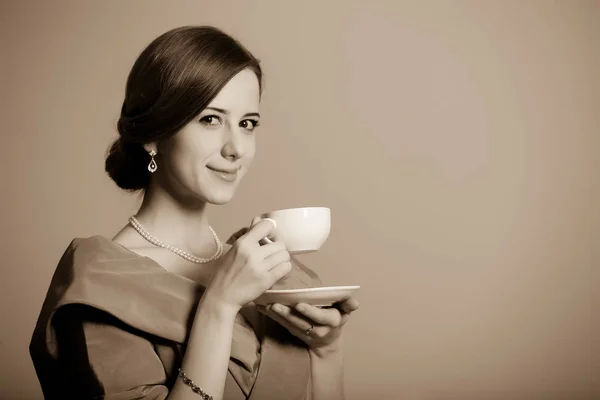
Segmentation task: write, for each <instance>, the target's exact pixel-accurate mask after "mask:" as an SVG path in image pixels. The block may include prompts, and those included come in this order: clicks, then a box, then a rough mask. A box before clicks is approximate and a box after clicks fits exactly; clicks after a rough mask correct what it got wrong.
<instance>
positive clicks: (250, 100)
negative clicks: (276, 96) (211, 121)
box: [209, 69, 260, 112]
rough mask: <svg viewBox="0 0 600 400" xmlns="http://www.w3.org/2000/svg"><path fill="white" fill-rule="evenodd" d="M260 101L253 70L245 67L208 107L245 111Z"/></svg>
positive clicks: (256, 105)
mask: <svg viewBox="0 0 600 400" xmlns="http://www.w3.org/2000/svg"><path fill="white" fill-rule="evenodd" d="M259 102H260V88H259V85H258V78H257V77H256V74H255V73H254V71H252V70H250V69H245V70H243V71H240V72H239V73H238V74H237V75H235V76H234V77H233V78H231V80H230V81H229V82H227V84H226V85H225V86H224V87H223V88H222V89H221V91H220V92H219V93H218V94H217V96H216V97H215V98H214V99H213V101H211V102H210V104H209V106H210V107H218V108H224V109H226V110H230V111H236V110H239V111H240V112H247V111H249V110H248V109H251V108H253V109H256V108H257V107H258V104H259Z"/></svg>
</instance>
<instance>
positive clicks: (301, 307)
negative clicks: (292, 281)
mask: <svg viewBox="0 0 600 400" xmlns="http://www.w3.org/2000/svg"><path fill="white" fill-rule="evenodd" d="M296 310H298V311H306V307H305V306H303V305H302V304H299V305H297V306H296Z"/></svg>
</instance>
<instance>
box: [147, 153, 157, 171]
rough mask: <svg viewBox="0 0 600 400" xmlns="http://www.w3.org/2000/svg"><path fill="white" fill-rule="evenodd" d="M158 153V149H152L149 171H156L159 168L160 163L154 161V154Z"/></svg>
mask: <svg viewBox="0 0 600 400" xmlns="http://www.w3.org/2000/svg"><path fill="white" fill-rule="evenodd" d="M155 155H156V151H155V150H151V151H150V157H151V160H150V164H148V171H150V172H152V173H154V172H156V169H157V168H158V165H156V161H154V156H155Z"/></svg>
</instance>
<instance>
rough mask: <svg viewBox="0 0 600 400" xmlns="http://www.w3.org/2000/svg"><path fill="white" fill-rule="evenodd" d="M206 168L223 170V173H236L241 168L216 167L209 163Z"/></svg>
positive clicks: (217, 170)
mask: <svg viewBox="0 0 600 400" xmlns="http://www.w3.org/2000/svg"><path fill="white" fill-rule="evenodd" d="M206 168H208V169H210V170H212V171H215V172H221V173H223V174H235V173H236V172H238V170H239V168H235V169H226V168H214V167H211V166H210V165H207V166H206Z"/></svg>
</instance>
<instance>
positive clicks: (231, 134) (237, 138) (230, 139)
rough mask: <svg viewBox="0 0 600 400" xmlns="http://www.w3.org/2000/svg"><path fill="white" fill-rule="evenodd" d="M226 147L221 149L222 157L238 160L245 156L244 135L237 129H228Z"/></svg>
mask: <svg viewBox="0 0 600 400" xmlns="http://www.w3.org/2000/svg"><path fill="white" fill-rule="evenodd" d="M226 131H227V132H226V134H225V135H226V141H225V145H224V146H223V148H222V149H221V155H222V156H223V157H224V158H227V159H230V160H237V159H239V158H242V157H243V156H244V142H243V138H242V135H243V134H242V133H241V132H240V131H239V129H236V128H235V127H227V129H226Z"/></svg>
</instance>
